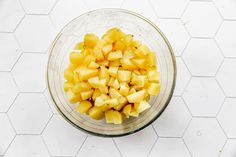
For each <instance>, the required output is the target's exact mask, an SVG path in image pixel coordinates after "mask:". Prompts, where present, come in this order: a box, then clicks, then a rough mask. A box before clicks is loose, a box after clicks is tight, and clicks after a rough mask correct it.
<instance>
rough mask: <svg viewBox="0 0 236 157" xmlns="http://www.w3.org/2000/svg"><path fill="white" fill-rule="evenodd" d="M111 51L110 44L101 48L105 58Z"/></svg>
mask: <svg viewBox="0 0 236 157" xmlns="http://www.w3.org/2000/svg"><path fill="white" fill-rule="evenodd" d="M111 50H112V44H109V45H106V46H104V47H103V48H102V52H103V54H104V55H105V56H106V55H107V54H108V53H109V52H111Z"/></svg>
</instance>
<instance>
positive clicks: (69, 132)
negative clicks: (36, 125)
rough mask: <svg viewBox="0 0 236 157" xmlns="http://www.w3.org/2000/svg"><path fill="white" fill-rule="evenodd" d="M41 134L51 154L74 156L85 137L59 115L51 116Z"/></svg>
mask: <svg viewBox="0 0 236 157" xmlns="http://www.w3.org/2000/svg"><path fill="white" fill-rule="evenodd" d="M42 136H43V139H44V141H45V143H46V145H47V147H48V149H49V151H50V154H51V155H52V156H75V155H76V153H77V151H78V150H79V148H80V147H81V145H82V143H83V142H84V140H85V138H86V134H85V133H83V132H81V131H79V130H78V129H76V128H74V127H73V126H72V125H70V124H69V123H68V122H67V121H65V120H64V119H63V118H62V117H61V116H59V115H54V116H53V117H52V119H51V121H50V122H49V124H48V126H47V127H46V129H45V130H44V132H43V134H42Z"/></svg>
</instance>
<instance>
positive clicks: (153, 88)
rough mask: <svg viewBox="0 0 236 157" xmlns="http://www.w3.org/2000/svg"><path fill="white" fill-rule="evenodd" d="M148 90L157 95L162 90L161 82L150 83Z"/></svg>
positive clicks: (149, 92)
mask: <svg viewBox="0 0 236 157" xmlns="http://www.w3.org/2000/svg"><path fill="white" fill-rule="evenodd" d="M147 92H148V94H150V95H157V94H158V93H159V92H160V84H159V83H150V84H149V86H148V88H147Z"/></svg>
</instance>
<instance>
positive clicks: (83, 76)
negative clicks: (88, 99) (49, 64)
mask: <svg viewBox="0 0 236 157" xmlns="http://www.w3.org/2000/svg"><path fill="white" fill-rule="evenodd" d="M75 71H76V72H77V73H78V75H79V78H80V80H88V79H89V78H91V77H94V76H96V75H97V74H98V70H97V69H89V68H86V67H84V66H82V67H79V68H77V69H76V70H75Z"/></svg>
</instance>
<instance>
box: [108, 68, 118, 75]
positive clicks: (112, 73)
mask: <svg viewBox="0 0 236 157" xmlns="http://www.w3.org/2000/svg"><path fill="white" fill-rule="evenodd" d="M117 72H118V67H109V69H108V73H109V75H111V76H113V77H116V75H117Z"/></svg>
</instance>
